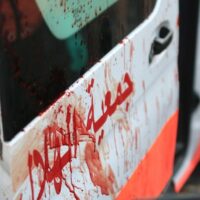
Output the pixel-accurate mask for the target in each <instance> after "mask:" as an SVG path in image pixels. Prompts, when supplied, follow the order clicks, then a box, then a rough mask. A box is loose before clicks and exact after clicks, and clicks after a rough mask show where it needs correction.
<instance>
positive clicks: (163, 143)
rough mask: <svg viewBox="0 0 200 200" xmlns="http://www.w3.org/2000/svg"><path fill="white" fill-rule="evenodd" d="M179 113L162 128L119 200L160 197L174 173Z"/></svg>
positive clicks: (120, 194) (123, 189) (121, 192)
mask: <svg viewBox="0 0 200 200" xmlns="http://www.w3.org/2000/svg"><path fill="white" fill-rule="evenodd" d="M177 124H178V111H177V112H175V113H174V114H173V115H172V116H171V117H170V119H169V120H168V121H167V122H166V124H165V126H164V127H163V128H162V130H161V132H160V134H159V136H158V137H157V139H156V141H155V143H154V144H153V145H152V147H151V148H150V150H149V151H148V152H147V154H146V155H145V157H144V159H143V160H142V161H141V163H140V164H139V166H138V167H137V169H136V170H135V171H134V173H133V174H132V175H131V177H130V179H129V180H128V181H127V183H126V185H125V186H124V187H123V188H122V190H121V191H120V193H119V195H118V197H117V198H116V199H117V200H130V199H131V200H133V199H141V198H152V197H158V196H159V195H160V193H161V192H162V191H163V189H164V188H165V186H166V184H167V182H168V181H169V179H170V177H171V176H172V173H173V165H174V153H175V144H176V135H177Z"/></svg>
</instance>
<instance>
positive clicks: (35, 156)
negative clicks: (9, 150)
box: [28, 73, 134, 200]
mask: <svg viewBox="0 0 200 200" xmlns="http://www.w3.org/2000/svg"><path fill="white" fill-rule="evenodd" d="M123 83H125V84H126V89H125V90H124V91H122V87H121V83H119V84H118V87H117V95H116V99H115V101H114V103H112V104H111V92H110V91H107V93H106V95H105V102H104V103H105V107H106V111H104V112H103V114H102V116H101V117H100V118H99V119H98V120H96V121H95V119H94V103H93V98H92V100H91V107H90V110H89V114H88V118H87V123H86V124H85V123H84V121H83V119H82V118H81V116H80V115H79V113H78V112H77V111H76V109H75V108H73V107H72V105H68V106H67V108H66V109H67V114H66V129H65V130H64V129H63V128H61V127H59V126H58V125H57V124H55V123H54V124H52V125H51V126H48V127H47V128H45V129H44V131H43V133H44V156H42V155H41V152H39V151H38V150H36V149H35V150H33V153H32V154H29V156H28V169H29V177H30V185H31V193H32V199H33V200H34V184H33V179H32V168H34V167H35V168H36V169H37V170H38V172H39V173H38V179H39V186H40V190H39V193H38V196H37V198H36V199H41V198H42V196H43V193H44V189H45V185H46V184H48V183H52V182H53V184H54V188H55V191H56V193H57V194H60V191H61V187H62V182H63V180H65V177H64V175H63V168H64V167H65V166H66V165H67V164H69V170H70V178H71V179H70V180H71V186H72V188H71V187H70V186H69V183H66V182H65V185H66V187H67V188H68V189H69V191H70V192H71V193H73V195H74V198H75V199H76V200H78V199H79V197H78V196H77V194H76V192H75V185H74V184H73V180H72V173H73V172H72V165H71V161H72V159H73V158H76V157H77V147H78V145H79V143H80V142H81V141H87V142H88V141H90V142H91V141H92V143H88V144H87V145H86V149H85V153H86V154H85V156H86V157H85V159H86V163H87V165H88V168H89V169H90V176H91V179H92V181H93V183H94V185H96V186H99V187H100V188H101V191H102V194H110V193H113V182H114V180H115V178H114V174H113V172H112V170H111V169H110V167H108V168H107V170H105V171H107V172H108V174H107V175H105V173H104V171H103V167H102V164H101V162H100V157H99V153H98V152H94V148H95V144H96V139H95V136H94V134H91V133H90V132H89V130H90V129H91V127H93V130H94V131H95V132H97V131H98V130H99V129H100V128H101V127H102V126H103V125H104V123H105V122H106V120H107V118H108V117H109V116H111V115H112V114H113V113H114V112H115V111H116V109H117V106H119V105H121V104H122V103H123V102H124V101H125V100H126V98H127V97H128V96H129V95H130V94H131V93H132V92H133V91H134V87H133V82H132V81H131V80H130V76H129V75H128V73H126V74H125V76H124V82H123ZM59 110H60V109H58V111H59ZM71 123H73V124H72V126H70V124H71ZM70 127H73V128H72V130H70ZM103 135H104V132H102V134H101V139H102V138H103ZM122 139H123V138H122ZM123 142H124V141H123ZM61 146H67V147H68V150H67V151H66V152H65V153H64V155H62V156H61V151H60V148H61ZM49 150H51V151H53V155H54V158H53V161H50V160H49ZM50 164H51V165H50ZM99 170H100V171H99Z"/></svg>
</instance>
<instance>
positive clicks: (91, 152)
mask: <svg viewBox="0 0 200 200" xmlns="http://www.w3.org/2000/svg"><path fill="white" fill-rule="evenodd" d="M85 161H86V164H87V166H88V168H89V172H90V178H91V180H92V182H93V184H94V185H95V186H99V187H100V189H101V193H102V194H104V195H109V194H113V193H114V188H113V184H114V183H115V176H114V174H113V172H112V170H111V168H110V166H109V167H108V174H105V172H106V170H105V169H103V166H102V163H101V161H100V156H99V152H97V151H95V146H94V144H93V143H88V144H87V145H86V148H85Z"/></svg>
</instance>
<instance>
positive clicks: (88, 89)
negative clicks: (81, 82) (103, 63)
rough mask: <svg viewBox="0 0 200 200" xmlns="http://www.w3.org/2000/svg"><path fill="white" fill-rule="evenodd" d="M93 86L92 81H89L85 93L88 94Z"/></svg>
mask: <svg viewBox="0 0 200 200" xmlns="http://www.w3.org/2000/svg"><path fill="white" fill-rule="evenodd" d="M93 86H94V79H92V80H91V83H90V84H89V85H88V88H87V90H86V92H87V93H90V91H91V89H92V87H93Z"/></svg>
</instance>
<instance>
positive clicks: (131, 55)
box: [130, 41, 135, 60]
mask: <svg viewBox="0 0 200 200" xmlns="http://www.w3.org/2000/svg"><path fill="white" fill-rule="evenodd" d="M130 45H131V46H130V59H131V60H132V59H133V53H134V50H135V49H134V46H133V43H132V42H131V41H130Z"/></svg>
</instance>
